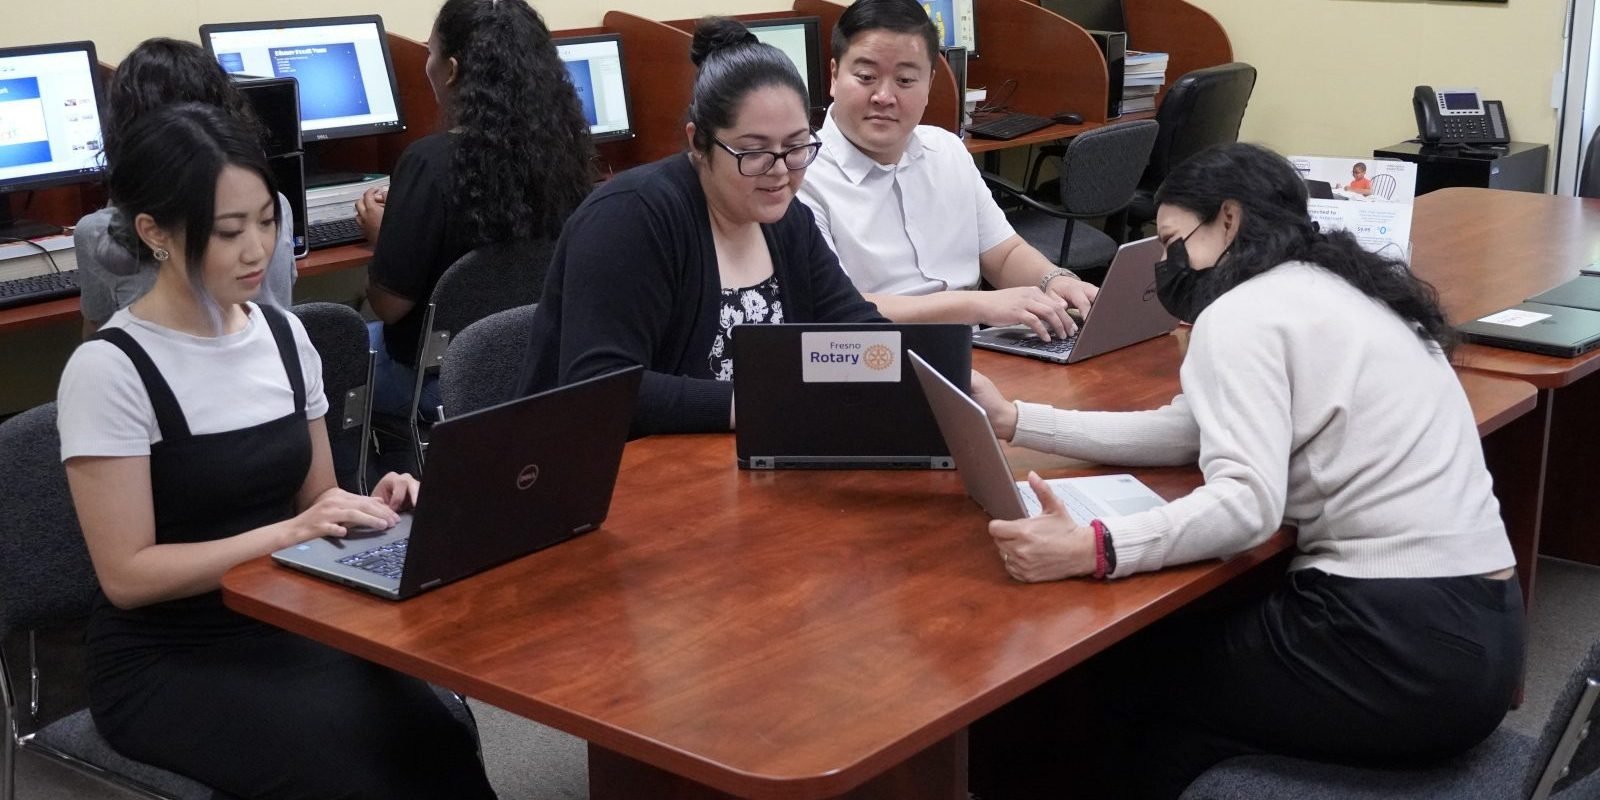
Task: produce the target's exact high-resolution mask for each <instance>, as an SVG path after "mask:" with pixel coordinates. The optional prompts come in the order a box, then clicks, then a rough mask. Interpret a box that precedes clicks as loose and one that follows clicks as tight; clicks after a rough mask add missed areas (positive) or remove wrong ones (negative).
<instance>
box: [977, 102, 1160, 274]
mask: <svg viewBox="0 0 1600 800" xmlns="http://www.w3.org/2000/svg"><path fill="white" fill-rule="evenodd" d="M1159 128H1160V125H1158V124H1157V123H1155V122H1152V121H1150V120H1142V121H1138V122H1124V123H1120V124H1116V125H1107V126H1105V127H1103V128H1097V129H1095V130H1092V131H1089V132H1088V133H1081V134H1079V135H1077V136H1075V137H1073V139H1072V141H1071V142H1070V143H1068V144H1067V145H1066V147H1065V148H1063V149H1062V151H1061V153H1060V158H1061V168H1060V176H1061V177H1060V179H1059V180H1057V181H1054V184H1055V185H1056V186H1057V187H1058V189H1059V198H1060V205H1053V204H1050V203H1045V202H1041V201H1039V200H1037V199H1035V198H1033V197H1031V196H1029V194H1028V192H1026V191H1025V190H1024V189H1023V187H1021V186H1018V185H1016V184H1014V183H1012V182H1011V181H1008V180H1006V179H1004V178H1001V177H999V176H998V175H992V174H989V173H984V176H983V179H984V181H985V182H987V183H988V184H989V187H990V188H991V189H996V190H999V191H1000V192H1002V193H1004V194H1006V195H1009V196H1010V197H1011V198H1012V199H1014V200H1016V201H1017V202H1020V203H1021V204H1022V206H1023V207H1022V209H1021V210H1020V211H1017V212H1014V213H1013V214H1012V215H1011V226H1012V227H1013V228H1015V229H1016V231H1017V233H1018V234H1019V235H1021V236H1022V238H1023V239H1026V240H1027V242H1028V244H1031V245H1033V246H1034V247H1036V248H1038V250H1039V252H1041V253H1044V254H1045V257H1046V258H1048V259H1050V260H1051V261H1053V262H1055V263H1056V264H1058V265H1060V266H1063V267H1066V268H1067V269H1071V270H1074V271H1077V272H1078V273H1079V275H1080V277H1082V278H1083V279H1084V280H1088V281H1089V282H1091V283H1094V284H1097V285H1098V284H1099V282H1100V281H1099V280H1098V279H1097V278H1098V277H1099V275H1097V274H1096V273H1100V274H1103V272H1104V270H1105V268H1106V267H1107V266H1109V265H1110V264H1111V259H1112V258H1113V257H1115V256H1116V254H1117V242H1116V240H1115V239H1112V238H1111V237H1110V236H1107V235H1106V234H1104V233H1101V232H1100V231H1098V230H1096V229H1094V228H1093V227H1090V226H1088V225H1084V224H1080V223H1079V220H1084V219H1091V218H1095V217H1105V216H1109V215H1111V214H1114V213H1116V212H1118V211H1121V210H1122V209H1123V208H1124V207H1126V206H1127V205H1128V200H1129V199H1130V198H1132V197H1133V190H1134V188H1135V187H1136V186H1138V184H1139V177H1140V175H1141V174H1142V173H1143V172H1144V165H1145V164H1146V163H1147V162H1148V161H1149V159H1150V148H1151V147H1153V146H1154V145H1155V142H1156V136H1157V131H1158V129H1159ZM1062 220H1065V221H1066V222H1065V224H1063V223H1062Z"/></svg>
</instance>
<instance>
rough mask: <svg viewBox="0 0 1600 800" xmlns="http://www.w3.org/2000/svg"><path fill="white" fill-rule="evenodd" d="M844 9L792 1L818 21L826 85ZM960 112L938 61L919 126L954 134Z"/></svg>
mask: <svg viewBox="0 0 1600 800" xmlns="http://www.w3.org/2000/svg"><path fill="white" fill-rule="evenodd" d="M845 8H846V6H842V5H839V4H838V3H833V2H829V0H794V10H795V11H796V12H797V13H800V14H805V15H807V16H816V17H820V18H822V24H821V26H820V27H821V31H820V34H821V36H822V60H823V67H822V68H823V71H825V72H827V73H828V80H829V81H832V80H833V71H832V67H831V65H832V63H833V59H834V52H833V26H835V25H837V24H839V17H841V16H843V15H844V10H845ZM752 16H753V15H752ZM960 108H961V100H960V99H959V98H958V97H957V90H956V79H955V76H954V75H952V74H951V73H950V65H949V64H947V63H945V62H944V59H942V58H941V59H940V60H939V66H938V67H937V68H936V69H935V70H934V75H933V87H932V89H931V90H930V91H929V94H928V107H927V108H926V109H923V112H922V124H923V125H937V126H939V127H941V128H944V129H945V130H947V131H950V132H952V133H954V132H956V131H958V130H960V129H961V117H960V113H961V112H960Z"/></svg>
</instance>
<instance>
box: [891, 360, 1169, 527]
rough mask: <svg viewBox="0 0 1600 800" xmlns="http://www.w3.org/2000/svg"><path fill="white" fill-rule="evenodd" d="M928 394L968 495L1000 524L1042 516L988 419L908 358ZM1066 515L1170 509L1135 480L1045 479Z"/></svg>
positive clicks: (1081, 518)
mask: <svg viewBox="0 0 1600 800" xmlns="http://www.w3.org/2000/svg"><path fill="white" fill-rule="evenodd" d="M907 360H909V362H910V363H912V370H915V371H917V381H918V382H922V390H923V394H925V395H926V397H928V405H930V406H931V408H933V416H934V419H938V421H939V432H941V434H942V435H944V442H946V443H947V445H949V446H950V453H952V454H954V456H955V470H957V472H958V474H960V475H962V483H963V485H966V494H968V496H971V498H973V499H974V501H978V504H979V506H982V509H984V510H986V512H987V514H989V515H990V517H994V518H997V520H1021V518H1022V517H1032V515H1037V514H1038V512H1040V504H1038V498H1035V496H1034V488H1032V486H1029V485H1027V482H1026V480H1014V478H1013V477H1011V464H1008V462H1006V459H1005V451H1003V450H1000V440H998V438H995V432H994V427H990V426H989V414H986V413H984V410H982V406H979V405H978V402H974V400H973V398H971V397H968V395H966V390H963V389H962V387H958V386H955V384H952V382H950V381H947V379H944V376H942V374H939V373H938V371H936V370H933V368H931V366H928V362H923V360H922V357H920V355H918V354H915V352H912V354H909V355H907ZM1045 483H1048V485H1050V490H1051V491H1053V493H1054V494H1056V496H1058V498H1061V502H1062V504H1064V506H1066V507H1067V512H1070V514H1072V518H1074V520H1077V522H1080V523H1086V522H1090V520H1096V518H1104V517H1122V515H1126V514H1138V512H1141V510H1147V509H1154V507H1158V506H1165V504H1166V501H1165V499H1162V496H1160V494H1157V493H1154V491H1150V488H1149V486H1146V485H1144V483H1142V482H1139V478H1136V477H1133V475H1093V477H1085V478H1053V480H1046V482H1045Z"/></svg>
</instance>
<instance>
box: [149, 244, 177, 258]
mask: <svg viewBox="0 0 1600 800" xmlns="http://www.w3.org/2000/svg"><path fill="white" fill-rule="evenodd" d="M150 255H153V256H155V257H156V260H157V261H166V260H167V259H169V258H172V253H171V251H169V250H167V248H165V247H157V248H156V249H154V250H152V251H150Z"/></svg>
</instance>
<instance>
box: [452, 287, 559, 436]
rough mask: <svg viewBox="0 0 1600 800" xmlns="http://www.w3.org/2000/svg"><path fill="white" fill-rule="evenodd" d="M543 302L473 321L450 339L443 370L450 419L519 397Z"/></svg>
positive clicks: (509, 309)
mask: <svg viewBox="0 0 1600 800" xmlns="http://www.w3.org/2000/svg"><path fill="white" fill-rule="evenodd" d="M537 308H538V306H537V305H536V304H535V305H526V306H518V307H516V308H508V309H506V310H505V311H500V312H497V313H494V314H490V315H489V316H487V317H484V318H483V319H480V320H478V321H477V322H474V323H472V324H471V325H468V326H467V328H466V330H464V331H462V332H461V333H459V334H457V335H456V337H455V340H454V341H452V342H451V343H450V349H449V352H448V353H447V355H449V358H448V359H446V360H445V361H444V363H443V364H442V365H441V366H440V368H439V396H440V399H441V400H442V401H443V402H444V414H443V415H442V416H444V417H445V418H449V417H453V416H460V415H462V414H466V413H469V412H472V411H477V410H478V409H480V408H488V407H489V406H492V405H497V404H500V403H504V402H506V401H508V400H514V399H516V397H517V394H518V391H519V390H520V389H521V388H522V387H521V381H520V380H519V377H520V375H521V370H522V362H523V360H524V359H525V358H527V353H528V331H529V330H530V329H531V328H532V326H533V312H534V310H535V309H537Z"/></svg>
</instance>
